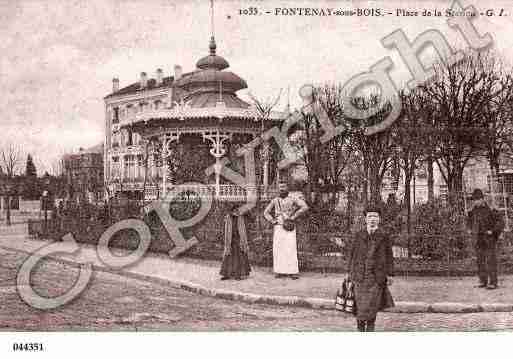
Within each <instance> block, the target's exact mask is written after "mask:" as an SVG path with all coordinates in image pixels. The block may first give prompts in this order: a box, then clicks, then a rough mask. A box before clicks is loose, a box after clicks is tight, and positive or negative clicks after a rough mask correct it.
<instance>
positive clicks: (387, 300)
mask: <svg viewBox="0 0 513 359" xmlns="http://www.w3.org/2000/svg"><path fill="white" fill-rule="evenodd" d="M392 307H395V303H394V298H392V293H390V289H388V286H387V285H385V288H383V293H382V295H381V303H380V306H379V310H383V309H387V308H392Z"/></svg>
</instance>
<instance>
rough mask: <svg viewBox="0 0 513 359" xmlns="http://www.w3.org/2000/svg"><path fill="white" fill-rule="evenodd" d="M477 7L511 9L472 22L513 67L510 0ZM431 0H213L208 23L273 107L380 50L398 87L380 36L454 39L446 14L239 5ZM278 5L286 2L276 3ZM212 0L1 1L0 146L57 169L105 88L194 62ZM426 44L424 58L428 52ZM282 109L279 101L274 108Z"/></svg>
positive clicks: (455, 42) (401, 68) (203, 44)
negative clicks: (316, 12) (303, 12)
mask: <svg viewBox="0 0 513 359" xmlns="http://www.w3.org/2000/svg"><path fill="white" fill-rule="evenodd" d="M461 3H462V4H463V5H464V6H467V5H470V4H473V5H474V6H476V7H477V8H478V10H480V11H481V10H486V9H494V10H495V11H496V12H498V11H500V8H504V9H505V12H506V14H509V16H502V17H498V16H494V17H480V18H478V19H476V20H475V21H474V24H475V27H476V29H477V30H478V31H479V32H480V33H482V34H484V33H486V32H488V33H490V34H491V35H492V37H493V39H494V43H493V47H494V51H496V52H497V53H498V54H499V55H500V56H501V57H502V58H503V59H504V61H505V63H506V64H507V65H508V66H509V64H510V63H511V60H513V36H511V33H512V30H513V4H511V1H502V0H496V1H479V2H477V1H474V2H471V1H462V2H461ZM450 5H451V2H449V1H446V0H439V1H437V0H435V1H404V0H402V1H394V0H392V1H374V2H369V1H335V0H331V1H314V0H310V1H301V0H299V1H286V0H224V1H223V0H216V1H215V7H214V9H215V10H214V32H215V37H216V42H217V53H218V54H219V55H221V56H223V57H225V58H226V59H227V60H228V62H229V63H230V69H229V70H230V71H233V72H235V73H237V74H238V75H239V76H241V77H242V78H244V79H245V80H246V81H247V83H248V86H249V90H243V91H241V92H240V93H239V94H240V96H241V97H243V98H247V97H248V93H249V92H251V94H253V95H254V96H256V97H257V98H260V99H266V98H272V97H274V96H277V95H278V94H279V93H281V97H280V103H279V107H281V108H283V107H284V106H285V105H286V104H287V102H290V104H291V106H292V108H294V107H296V106H299V104H300V99H299V96H298V95H297V93H298V90H299V88H300V87H301V86H302V85H303V84H305V83H315V84H323V83H342V84H343V83H345V82H346V81H347V80H348V79H349V78H351V77H352V76H354V75H356V74H358V73H361V72H363V71H368V70H369V67H370V66H372V65H373V64H375V63H376V62H378V61H379V60H381V59H382V58H383V57H385V56H390V58H391V59H392V60H393V62H394V68H393V69H392V71H391V77H392V79H393V80H394V82H396V83H397V85H398V86H399V87H401V86H403V85H404V83H405V81H406V80H408V79H409V77H410V75H409V72H408V71H407V68H406V67H405V64H404V62H402V60H401V58H400V57H399V56H398V54H397V52H396V51H395V50H390V49H386V48H384V47H383V45H382V44H381V43H380V40H381V38H382V37H384V36H386V35H388V34H390V33H391V32H393V31H394V30H397V29H402V30H403V31H404V32H405V34H406V35H407V36H408V38H409V39H411V40H413V39H414V38H415V37H416V36H417V35H419V34H420V33H422V32H424V31H426V30H429V29H436V30H439V31H440V32H441V33H443V34H444V36H446V38H447V40H448V41H449V43H450V44H451V46H453V47H454V48H463V47H465V43H464V41H463V38H462V37H461V35H460V34H459V33H458V32H456V31H454V30H453V29H450V28H449V26H448V25H447V18H446V17H410V16H385V17H356V16H355V17H349V16H340V17H337V16H333V17H315V16H275V15H272V14H271V15H267V14H264V15H260V16H250V15H246V16H243V15H242V16H241V15H240V14H239V9H247V8H249V7H258V9H259V11H265V10H268V11H271V12H272V13H274V12H275V11H276V8H290V7H316V8H336V9H356V8H382V9H386V10H389V11H392V12H394V13H395V11H396V9H398V8H401V9H410V10H417V11H422V10H423V9H433V8H437V9H441V10H444V9H445V8H448V7H450ZM282 12H283V11H282ZM210 24H211V21H210V1H209V0H190V1H186V0H183V1H181V0H141V1H136V0H76V1H73V0H44V1H39V0H20V1H16V0H0V36H1V40H2V41H0V85H1V91H2V96H0V108H2V118H1V120H0V131H1V134H2V135H3V136H2V137H1V138H0V146H1V147H2V148H4V147H5V146H7V145H8V144H10V143H14V144H17V145H18V146H19V147H20V148H21V150H22V152H23V161H22V163H21V166H20V169H24V162H25V157H26V155H27V153H31V154H32V155H33V157H34V160H35V163H36V167H37V168H38V172H39V173H43V172H44V171H45V170H48V171H50V172H52V171H55V170H56V164H57V163H58V160H59V158H60V157H61V156H62V154H63V153H68V152H71V151H76V150H78V149H79V147H84V148H86V147H90V146H94V145H96V144H98V143H101V142H102V141H103V138H104V121H105V113H104V112H105V108H104V101H103V98H104V97H105V96H106V95H108V94H109V93H110V91H111V89H112V78H113V77H118V78H119V79H120V86H121V87H124V86H127V85H129V84H131V83H133V82H135V81H137V80H138V78H139V74H140V72H142V71H145V72H147V73H148V76H150V77H154V74H155V70H156V69H157V68H162V69H163V70H164V74H165V76H168V75H170V74H171V73H172V71H173V67H174V65H175V64H179V65H181V66H182V67H183V71H184V72H187V71H191V70H193V69H194V67H195V63H196V61H197V60H198V59H199V58H201V57H203V56H205V55H207V54H208V41H209V37H210V32H211V26H210ZM434 58H435V56H434V54H433V52H432V51H429V50H427V51H426V52H425V53H424V54H423V55H422V56H421V59H423V60H424V61H425V64H426V66H429V65H430V63H431V62H432V61H433V60H434ZM278 109H279V108H278Z"/></svg>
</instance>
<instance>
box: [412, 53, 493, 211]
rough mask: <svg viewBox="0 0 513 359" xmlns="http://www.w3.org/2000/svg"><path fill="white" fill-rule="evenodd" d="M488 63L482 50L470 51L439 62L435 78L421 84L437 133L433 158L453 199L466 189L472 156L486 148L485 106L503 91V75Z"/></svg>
mask: <svg viewBox="0 0 513 359" xmlns="http://www.w3.org/2000/svg"><path fill="white" fill-rule="evenodd" d="M487 67H488V66H487V62H486V61H485V60H484V57H483V56H481V55H480V54H473V53H471V54H467V56H466V57H465V58H464V59H463V60H462V61H461V62H459V63H457V64H455V65H452V66H447V65H445V64H443V63H439V64H437V65H436V66H435V74H436V76H435V79H434V80H433V81H432V82H430V83H428V84H425V85H422V86H420V88H421V90H422V91H423V93H424V96H425V98H426V101H428V102H430V103H431V104H432V105H433V112H432V119H433V124H434V127H435V129H436V130H437V133H438V136H437V137H438V141H437V143H436V147H435V151H434V158H435V161H436V163H437V164H438V167H439V168H440V172H441V174H442V177H443V179H444V180H445V182H446V184H447V188H448V192H449V198H450V200H451V201H453V200H455V199H456V198H457V196H458V195H459V193H461V191H462V189H463V171H464V169H465V167H466V165H467V164H468V162H469V160H470V159H471V158H473V157H475V156H476V155H477V154H478V153H479V152H480V151H482V149H483V135H484V134H486V127H487V125H486V110H485V109H486V108H487V106H488V104H490V103H492V102H493V101H494V99H496V97H497V95H498V94H499V93H500V90H499V89H498V85H499V80H500V79H499V78H498V77H497V76H496V74H494V73H493V72H490V71H487Z"/></svg>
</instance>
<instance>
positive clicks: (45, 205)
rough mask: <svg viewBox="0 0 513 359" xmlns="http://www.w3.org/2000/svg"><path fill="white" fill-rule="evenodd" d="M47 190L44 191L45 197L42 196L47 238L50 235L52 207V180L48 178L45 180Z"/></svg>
mask: <svg viewBox="0 0 513 359" xmlns="http://www.w3.org/2000/svg"><path fill="white" fill-rule="evenodd" d="M44 184H45V189H44V190H43V195H42V196H41V207H43V211H44V215H45V225H44V235H45V237H46V236H47V234H48V207H49V206H50V198H51V196H50V192H49V188H50V180H49V179H48V178H47V179H46V180H45V183H44Z"/></svg>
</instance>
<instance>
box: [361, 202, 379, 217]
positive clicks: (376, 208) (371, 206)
mask: <svg viewBox="0 0 513 359" xmlns="http://www.w3.org/2000/svg"><path fill="white" fill-rule="evenodd" d="M369 212H376V213H378V214H379V216H380V217H381V212H382V211H381V207H380V206H379V205H377V204H374V203H373V204H369V205H368V206H367V207H365V209H364V211H363V214H364V215H367V213H369Z"/></svg>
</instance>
